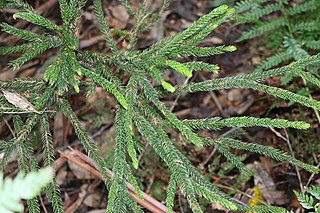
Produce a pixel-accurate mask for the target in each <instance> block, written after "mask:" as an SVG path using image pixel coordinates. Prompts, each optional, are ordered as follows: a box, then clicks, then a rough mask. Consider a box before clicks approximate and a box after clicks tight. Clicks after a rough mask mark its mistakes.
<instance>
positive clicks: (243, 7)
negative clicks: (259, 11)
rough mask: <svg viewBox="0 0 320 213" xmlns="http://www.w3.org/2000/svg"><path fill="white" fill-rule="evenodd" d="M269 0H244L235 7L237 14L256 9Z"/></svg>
mask: <svg viewBox="0 0 320 213" xmlns="http://www.w3.org/2000/svg"><path fill="white" fill-rule="evenodd" d="M266 1H267V0H244V1H240V2H237V3H236V5H235V7H234V8H235V9H236V11H237V13H243V12H245V11H247V10H250V9H256V8H257V7H259V6H260V4H262V3H264V2H266Z"/></svg>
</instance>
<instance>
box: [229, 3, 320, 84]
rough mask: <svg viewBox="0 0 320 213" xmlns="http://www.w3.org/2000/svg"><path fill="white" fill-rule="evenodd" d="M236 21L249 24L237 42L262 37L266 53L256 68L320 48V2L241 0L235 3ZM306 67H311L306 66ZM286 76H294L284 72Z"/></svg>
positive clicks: (308, 53)
mask: <svg viewBox="0 0 320 213" xmlns="http://www.w3.org/2000/svg"><path fill="white" fill-rule="evenodd" d="M235 8H236V10H237V12H238V14H241V15H239V16H238V17H237V19H236V25H238V24H250V25H251V28H250V29H249V30H248V31H246V32H244V33H243V34H242V35H241V37H240V38H239V39H238V41H243V40H248V39H252V38H256V37H264V38H266V41H267V42H266V44H265V46H266V47H269V48H270V49H271V54H270V56H269V57H268V58H267V59H265V60H264V61H263V62H262V63H261V64H260V65H259V66H258V67H257V70H261V71H263V70H268V69H270V68H272V67H275V66H278V65H280V64H282V63H283V62H290V61H296V60H299V59H302V58H305V57H308V56H309V55H310V54H312V53H314V52H318V51H319V50H320V24H319V23H320V18H319V12H320V1H318V0H305V1H300V2H299V3H298V2H296V1H293V0H278V1H271V0H242V1H240V2H238V3H237V4H236V6H235ZM309 69H310V70H315V69H314V67H313V68H312V67H310V68H309ZM287 75H288V76H287V77H288V79H287V80H286V82H285V83H288V82H287V81H289V79H290V78H289V77H291V79H292V77H294V75H289V73H288V74H287Z"/></svg>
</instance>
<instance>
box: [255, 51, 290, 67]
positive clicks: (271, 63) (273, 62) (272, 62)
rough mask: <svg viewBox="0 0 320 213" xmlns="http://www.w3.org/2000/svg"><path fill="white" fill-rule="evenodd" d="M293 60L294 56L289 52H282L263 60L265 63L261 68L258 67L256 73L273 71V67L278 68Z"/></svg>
mask: <svg viewBox="0 0 320 213" xmlns="http://www.w3.org/2000/svg"><path fill="white" fill-rule="evenodd" d="M291 58H292V55H291V54H290V53H289V52H288V51H281V52H279V53H276V54H274V55H272V56H270V57H268V58H266V59H265V60H263V62H262V63H261V64H260V65H259V66H257V68H256V69H255V71H263V70H268V69H271V68H272V67H275V66H278V65H279V64H281V63H283V62H285V61H287V60H289V59H291Z"/></svg>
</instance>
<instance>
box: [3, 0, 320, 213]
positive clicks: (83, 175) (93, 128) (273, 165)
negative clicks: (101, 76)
mask: <svg viewBox="0 0 320 213" xmlns="http://www.w3.org/2000/svg"><path fill="white" fill-rule="evenodd" d="M30 2H31V1H30ZM31 3H32V4H33V5H35V7H36V8H38V11H40V13H42V15H44V16H45V17H48V18H50V19H51V20H55V21H56V22H61V20H60V18H59V9H58V4H57V0H48V1H46V0H43V1H41V0H38V1H33V2H31ZM211 3H212V2H210V1H195V0H183V1H174V2H173V3H172V5H171V6H170V8H169V10H168V11H167V12H166V14H165V15H166V16H165V17H164V21H163V23H159V24H158V25H157V26H156V27H154V28H153V29H152V30H151V31H150V32H146V33H143V34H142V35H141V37H140V39H139V42H138V48H140V49H144V48H146V47H148V46H149V45H151V44H152V43H154V42H156V41H157V40H159V39H161V38H162V37H164V36H168V35H172V34H175V33H177V32H179V31H181V30H183V29H185V28H186V27H188V26H190V24H191V23H192V22H193V21H194V20H196V19H197V18H198V17H199V16H201V15H204V14H206V13H207V12H208V11H210V8H211ZM159 4H160V2H158V1H155V2H154V3H153V4H152V6H151V7H155V8H156V7H157V6H158V5H159ZM87 5H88V6H87V7H86V10H85V13H84V16H83V21H82V24H83V25H82V30H81V33H80V38H81V43H80V46H81V48H82V49H88V50H99V51H103V52H107V51H108V50H107V49H106V47H105V44H104V41H103V38H102V36H101V34H100V32H99V30H98V27H97V26H98V25H97V20H96V18H95V16H94V14H93V12H92V11H93V8H92V6H91V5H92V4H91V2H90V1H89V2H88V4H87ZM104 6H105V13H106V14H107V19H108V22H109V23H110V26H111V27H115V28H118V29H127V28H128V27H130V25H132V24H133V21H132V19H131V17H129V15H128V14H127V12H126V11H125V9H124V8H123V7H122V6H119V4H118V3H117V2H116V1H108V3H107V2H106V3H105V4H104ZM13 12H14V11H4V13H2V14H1V15H0V21H1V22H3V21H4V22H8V23H10V24H12V25H14V24H15V25H18V27H19V28H26V29H29V30H32V31H38V29H37V28H36V27H35V26H33V25H29V24H28V23H25V22H17V21H16V20H13V19H12V13H13ZM240 33H241V29H239V28H232V27H231V24H224V25H223V26H221V27H219V28H218V29H217V30H216V31H215V32H213V33H212V34H211V35H210V36H209V37H208V38H206V39H205V40H204V41H203V42H202V43H201V45H203V46H215V45H223V44H234V41H235V40H236V38H237V37H238V36H239V34H240ZM17 42H20V41H18V40H17V39H16V38H15V37H12V36H10V35H8V34H5V33H1V34H0V44H1V45H4V44H5V45H9V44H11V45H13V44H16V43H17ZM117 43H118V47H119V48H121V47H122V46H123V45H125V43H124V42H123V38H121V37H119V38H118V40H117ZM236 46H237V47H238V51H236V52H234V53H228V54H223V55H219V56H215V57H210V58H203V59H201V60H203V61H206V62H210V63H213V64H218V65H219V66H220V67H221V71H220V72H219V74H218V75H213V74H212V73H208V72H201V73H200V72H199V73H197V74H195V75H194V77H193V78H192V79H191V81H194V82H197V81H203V80H204V79H210V78H216V77H223V76H231V75H238V74H241V73H248V72H250V71H252V70H253V69H254V66H255V65H256V64H257V63H258V62H259V61H261V60H262V58H263V51H264V50H263V48H261V47H260V48H258V47H257V46H255V43H254V42H250V44H249V43H240V44H236ZM54 55H55V53H54V52H46V53H45V54H43V55H41V56H40V57H37V58H36V59H34V60H33V61H32V62H29V63H27V64H26V65H24V66H23V67H22V68H21V69H19V70H17V71H12V70H10V69H9V68H7V64H8V62H9V60H10V59H12V58H15V57H16V56H17V55H11V56H10V57H8V56H1V61H0V62H1V63H0V80H9V79H12V78H14V77H26V76H33V77H34V76H38V77H42V76H43V70H44V69H45V68H46V66H47V64H48V63H49V62H50V60H52V59H53V57H54ZM189 60H193V59H192V58H190V59H189ZM166 77H167V79H169V80H170V81H171V82H172V83H173V84H183V83H184V81H185V79H184V78H182V77H181V76H180V75H177V74H176V73H169V74H168V76H166ZM268 83H270V84H272V85H275V86H281V84H280V81H279V79H271V80H268ZM301 84H302V83H301V82H296V83H295V85H301ZM292 89H293V90H294V89H295V88H292ZM318 94H320V93H318ZM319 96H320V95H319ZM314 98H315V99H318V100H319V99H320V97H316V96H315V97H314ZM175 99H176V97H171V98H169V99H167V100H165V102H166V104H167V105H168V106H172V105H173V104H174V109H173V112H174V113H175V114H176V115H178V116H179V117H180V118H181V119H183V118H205V117H216V116H219V117H231V116H240V115H241V116H245V115H250V116H256V117H263V116H266V115H267V116H268V117H272V118H275V117H280V118H288V119H290V120H296V119H297V120H304V121H306V122H310V123H311V124H312V126H313V129H311V130H308V131H303V132H302V131H293V130H286V132H285V131H284V130H273V131H272V130H270V129H262V128H248V129H245V131H246V134H244V135H243V136H241V137H242V138H243V140H246V141H248V142H255V143H259V144H263V145H270V146H274V147H278V148H281V149H283V150H285V151H287V152H288V153H289V154H294V155H295V157H297V158H299V159H301V160H303V161H306V162H309V163H312V164H314V165H316V164H317V163H318V158H319V153H320V152H319V149H320V148H319V145H318V140H319V136H320V130H319V124H318V123H317V121H316V118H315V116H314V113H313V111H312V110H309V109H305V108H302V107H300V106H298V105H288V103H285V102H276V101H277V100H276V99H275V98H272V97H269V96H266V95H265V94H263V93H259V92H255V91H252V90H246V89H232V90H221V91H215V92H211V93H197V94H193V95H187V96H184V97H179V99H178V102H177V103H175ZM97 100H99V101H97ZM71 103H72V104H73V107H74V109H75V110H76V113H77V115H78V116H79V117H80V118H81V119H82V121H83V124H84V125H85V127H86V128H87V130H88V131H89V132H90V134H91V135H92V136H93V137H94V138H95V140H96V141H97V143H98V144H99V145H101V147H102V150H103V152H104V154H105V156H106V157H108V158H110V167H111V165H112V157H111V156H112V153H113V146H114V144H113V143H114V140H113V138H114V126H113V119H114V117H113V116H114V113H113V112H114V106H115V104H114V103H115V101H114V99H113V98H112V97H110V96H109V95H108V94H107V93H106V92H105V91H103V90H102V89H98V90H97V91H96V94H94V96H93V97H91V98H89V99H88V100H86V99H85V98H84V97H83V94H79V95H73V96H72V99H71ZM274 103H277V104H276V105H275V106H274V107H273V108H272V107H271V106H272V105H273V104H274ZM4 119H5V120H6V121H7V122H8V123H9V125H10V124H11V117H9V116H7V117H3V118H1V121H0V135H1V136H0V138H3V139H6V138H9V137H10V131H9V128H8V125H7V124H6V123H5V122H4ZM52 126H53V135H54V141H55V146H56V148H57V149H59V150H62V151H66V150H67V146H68V145H70V146H72V147H74V148H76V149H78V150H82V148H81V145H80V144H79V141H77V139H76V137H75V135H74V132H73V131H72V128H71V125H70V123H69V122H68V121H67V119H66V118H65V117H63V116H62V115H61V114H57V116H56V118H55V121H54V122H52ZM227 131H230V129H223V130H222V131H221V132H213V131H204V132H201V133H200V134H201V135H206V136H210V137H217V136H218V135H221V134H224V133H226V132H227ZM231 131H234V132H236V133H237V132H238V133H239V130H237V129H231ZM286 134H287V135H288V137H286ZM171 136H172V137H173V138H176V139H177V140H178V139H179V135H178V134H177V133H173V134H172V135H171ZM281 137H284V139H286V138H289V139H290V145H291V146H292V148H293V150H294V152H293V153H290V151H289V148H288V143H287V142H286V141H284V140H283V139H282V138H281ZM176 145H177V146H178V148H179V149H180V150H182V151H183V152H184V153H186V154H187V155H188V156H189V159H190V160H191V161H192V162H193V163H194V165H195V166H196V167H198V168H199V169H201V171H202V172H203V174H205V175H206V176H207V177H208V178H210V179H211V180H212V182H214V183H215V184H217V185H219V186H221V187H222V188H223V190H225V191H226V192H228V191H229V192H230V191H232V190H234V192H236V191H239V192H240V193H238V194H237V195H236V197H238V198H239V195H241V194H242V197H243V198H242V201H243V202H244V203H246V204H248V203H250V198H247V199H245V197H246V196H247V195H249V196H250V193H251V195H252V190H250V189H251V188H253V187H254V186H257V185H258V184H257V179H259V178H260V179H261V178H262V179H263V180H266V179H267V180H270V179H271V180H272V181H273V182H268V184H271V185H273V189H272V190H269V191H268V190H267V192H266V191H265V190H263V189H261V191H262V194H263V196H265V198H264V200H265V202H268V203H271V204H279V205H283V206H285V207H287V208H288V209H290V208H294V209H296V208H299V204H298V203H297V201H296V199H294V196H293V193H292V191H291V190H292V189H296V190H299V187H300V183H301V184H302V185H306V183H307V182H308V181H309V180H310V181H311V183H317V184H320V179H319V176H317V175H316V176H314V177H312V178H310V174H308V173H307V172H305V171H303V170H300V171H299V174H300V175H301V182H300V181H299V180H298V177H297V171H296V170H295V168H294V167H293V166H291V165H288V164H285V163H277V162H273V161H272V160H270V159H268V158H265V157H261V156H258V155H256V154H252V153H240V152H238V153H237V154H238V155H244V162H245V163H246V164H247V165H249V166H251V167H254V166H255V165H257V168H259V169H258V170H257V172H256V175H255V176H254V177H251V178H250V179H248V180H246V179H245V180H241V178H242V176H241V175H239V173H238V171H237V170H236V169H233V168H232V167H230V164H228V163H226V162H225V159H224V158H223V157H221V156H220V154H219V153H217V152H216V151H215V149H214V148H213V147H206V148H203V149H201V150H197V151H195V150H194V147H193V146H191V145H190V144H184V143H181V142H176ZM144 148H145V150H146V151H145V152H143V153H141V155H140V156H139V158H140V159H141V161H140V168H139V169H138V170H136V171H135V175H136V176H137V177H138V180H139V181H140V182H141V187H142V188H143V190H144V191H145V192H146V193H148V194H151V195H152V196H153V197H155V198H157V199H158V200H164V199H165V196H163V195H164V194H165V193H164V190H165V188H166V185H167V182H168V178H169V174H168V171H167V170H166V168H165V167H164V166H163V163H162V162H161V160H160V159H159V157H157V156H156V154H155V153H154V152H153V151H152V150H151V148H150V147H148V146H147V145H145V147H144ZM38 154H39V156H40V150H39V151H38ZM56 157H57V159H58V160H57V163H56V164H57V165H60V164H59V163H61V165H60V167H58V170H57V179H58V182H59V184H60V186H61V189H62V196H63V200H64V205H65V209H66V212H79V213H80V212H91V213H93V212H95V213H97V212H99V211H98V210H102V211H101V212H104V211H103V209H105V208H106V196H107V192H106V190H105V189H104V186H103V184H102V183H101V181H99V180H97V179H96V178H95V177H94V176H92V175H91V174H90V173H89V172H85V171H83V170H82V169H81V168H79V166H75V165H74V164H72V163H71V162H67V163H63V160H62V158H60V155H59V154H58V153H57V155H56ZM17 172H18V170H17V164H16V158H15V157H13V158H12V160H11V163H10V164H9V166H8V168H7V170H6V173H7V174H8V175H11V176H13V175H15V174H16V173H17ZM254 180H256V183H255V181H254ZM262 182H263V181H262ZM264 184H265V185H264V186H263V184H262V185H259V186H260V188H261V187H266V183H264ZM268 187H270V186H268ZM271 188H272V187H271ZM176 200H177V205H176V206H177V209H176V211H177V212H191V211H190V209H189V208H188V207H187V203H186V200H185V199H184V198H183V197H182V196H181V195H180V194H177V199H176ZM246 200H247V201H246ZM279 201H281V202H282V203H277V202H279ZM200 202H201V204H203V207H204V209H205V212H213V209H216V208H219V207H218V206H215V205H213V204H208V203H206V202H205V201H204V200H202V199H200ZM42 205H43V206H45V207H46V208H47V211H48V212H51V210H50V207H49V205H48V203H47V200H46V198H43V200H42ZM93 210H96V211H93ZM221 211H222V212H224V210H223V209H222V210H221ZM215 212H216V211H215Z"/></svg>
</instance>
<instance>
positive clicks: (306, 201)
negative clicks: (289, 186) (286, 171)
mask: <svg viewBox="0 0 320 213" xmlns="http://www.w3.org/2000/svg"><path fill="white" fill-rule="evenodd" d="M293 192H294V194H295V195H296V196H297V198H298V200H299V202H300V204H301V206H302V207H303V208H305V209H313V202H314V200H313V197H312V196H309V195H306V194H302V193H299V192H297V191H295V190H293Z"/></svg>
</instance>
